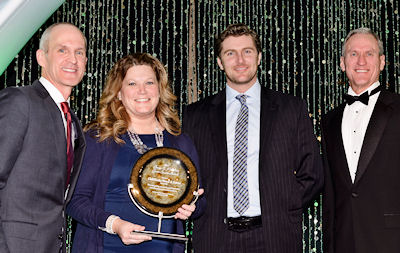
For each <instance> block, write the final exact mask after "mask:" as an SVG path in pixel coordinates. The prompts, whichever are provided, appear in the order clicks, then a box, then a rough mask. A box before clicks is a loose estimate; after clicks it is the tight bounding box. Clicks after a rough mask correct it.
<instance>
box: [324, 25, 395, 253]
mask: <svg viewBox="0 0 400 253" xmlns="http://www.w3.org/2000/svg"><path fill="white" fill-rule="evenodd" d="M384 66H385V55H384V54H383V44H382V41H381V40H380V39H379V37H378V36H377V35H376V34H375V33H374V32H372V31H371V30H370V29H368V28H359V29H356V30H353V31H351V32H350V33H349V34H348V35H347V37H346V39H345V41H344V44H343V48H342V56H341V58H340V67H341V69H342V71H345V72H346V75H347V77H348V80H349V85H350V87H349V89H348V93H347V94H346V95H345V99H346V103H343V104H341V105H340V106H339V107H337V108H336V109H334V110H332V111H331V112H329V113H328V114H327V115H325V116H324V117H323V121H322V133H323V138H322V139H323V153H324V167H325V182H326V183H325V189H324V195H323V196H324V199H323V235H324V252H328V253H398V252H400V201H399V196H400V183H399V181H400V96H399V95H397V94H393V93H391V92H388V91H386V90H385V89H384V87H383V85H382V84H380V82H379V74H380V72H381V71H382V70H383V68H384Z"/></svg>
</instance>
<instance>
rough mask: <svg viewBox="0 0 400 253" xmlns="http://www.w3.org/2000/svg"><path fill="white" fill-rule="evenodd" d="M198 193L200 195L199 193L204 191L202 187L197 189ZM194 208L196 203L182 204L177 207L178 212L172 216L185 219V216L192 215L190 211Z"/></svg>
mask: <svg viewBox="0 0 400 253" xmlns="http://www.w3.org/2000/svg"><path fill="white" fill-rule="evenodd" d="M197 193H198V195H199V196H200V195H201V194H203V193H204V189H199V190H198V191H197ZM194 210H196V205H195V204H191V205H182V206H181V207H179V208H178V212H177V213H176V214H175V216H174V218H175V219H181V220H186V219H187V218H189V217H190V215H192V213H193V212H194Z"/></svg>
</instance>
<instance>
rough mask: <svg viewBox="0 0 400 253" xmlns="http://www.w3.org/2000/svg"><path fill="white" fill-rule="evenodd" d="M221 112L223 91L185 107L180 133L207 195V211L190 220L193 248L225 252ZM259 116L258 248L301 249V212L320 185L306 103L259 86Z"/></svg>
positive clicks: (223, 123) (225, 167) (279, 252)
mask: <svg viewBox="0 0 400 253" xmlns="http://www.w3.org/2000/svg"><path fill="white" fill-rule="evenodd" d="M225 115H226V95H225V90H223V91H222V92H220V93H218V94H217V95H214V96H212V97H208V98H206V99H204V100H202V101H200V102H197V103H194V104H192V105H189V106H188V107H187V108H186V110H185V112H184V123H183V127H184V131H185V132H186V133H188V134H189V136H190V137H191V138H192V140H193V141H194V143H195V145H196V148H197V151H198V153H199V157H200V166H201V168H202V182H203V185H204V189H205V197H206V198H207V209H206V212H205V214H204V215H203V216H201V217H200V218H199V219H197V220H195V223H194V231H193V245H194V248H195V252H200V253H201V252H227V246H228V245H227V244H229V243H230V242H229V238H230V233H235V232H230V231H228V229H227V225H226V224H225V223H224V219H225V218H226V217H227V178H228V176H227V173H228V161H227V144H226V117H225ZM260 117H261V122H260V156H259V187H260V202H261V213H262V231H263V233H262V234H263V235H265V238H263V239H262V241H263V243H264V245H262V246H261V247H262V248H263V250H262V251H261V252H269V253H273V252H277V253H285V252H287V253H295V252H302V228H301V223H302V210H303V207H304V206H305V205H306V204H307V203H308V202H309V201H310V200H311V199H312V198H313V197H314V196H315V194H316V193H318V192H319V190H320V189H321V187H322V183H323V170H322V162H321V158H320V151H319V148H318V145H317V141H316V138H315V136H314V134H313V127H312V124H311V120H310V118H309V116H308V112H307V109H306V105H305V103H304V101H302V100H301V99H299V98H296V97H292V96H288V95H284V94H282V93H279V92H275V91H272V90H269V89H266V88H262V89H261V115H260ZM250 134H251V133H250ZM249 176H251V175H249ZM241 234H242V235H243V236H242V240H249V238H246V236H245V234H246V232H244V233H241ZM233 251H235V250H233ZM238 251H239V250H236V252H238Z"/></svg>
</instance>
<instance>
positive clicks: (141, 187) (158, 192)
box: [128, 147, 199, 241]
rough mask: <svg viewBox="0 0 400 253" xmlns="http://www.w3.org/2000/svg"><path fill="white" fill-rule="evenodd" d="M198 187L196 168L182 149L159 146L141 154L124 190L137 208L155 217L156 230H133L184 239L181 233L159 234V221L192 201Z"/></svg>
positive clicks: (155, 235) (195, 197)
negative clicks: (156, 219) (126, 190)
mask: <svg viewBox="0 0 400 253" xmlns="http://www.w3.org/2000/svg"><path fill="white" fill-rule="evenodd" d="M198 188H199V185H198V177H197V171H196V167H195V165H194V163H193V162H192V161H191V159H190V158H189V157H188V156H187V155H186V154H185V153H183V152H182V151H180V150H177V149H174V148H166V147H159V148H154V149H151V150H149V151H147V152H146V153H144V154H143V155H142V156H141V157H140V158H139V159H138V161H137V162H136V164H135V166H134V167H133V168H132V172H131V177H130V181H129V184H128V192H129V196H130V198H131V200H132V202H133V203H134V204H135V205H136V206H137V207H138V208H139V210H141V211H142V212H143V213H145V214H147V215H150V216H153V217H156V218H158V231H157V232H151V231H135V232H133V233H145V234H148V235H150V236H152V237H160V238H167V239H175V240H183V241H186V240H187V238H186V237H185V236H184V235H179V234H168V233H161V221H162V219H163V218H173V217H174V215H175V213H176V212H177V211H178V208H179V207H181V206H182V205H183V204H188V205H189V204H191V203H194V202H195V201H196V200H197V198H198V194H197V190H198Z"/></svg>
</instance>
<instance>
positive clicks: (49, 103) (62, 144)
mask: <svg viewBox="0 0 400 253" xmlns="http://www.w3.org/2000/svg"><path fill="white" fill-rule="evenodd" d="M33 87H34V88H35V89H36V91H37V92H38V94H39V96H40V97H41V98H43V103H44V104H45V108H46V109H47V111H48V112H49V114H50V115H51V118H52V122H48V124H52V125H53V127H52V129H53V137H54V145H55V147H56V150H54V155H55V156H56V157H64V159H65V160H67V144H66V143H67V140H66V137H65V130H64V129H65V128H64V123H63V119H62V116H61V112H60V109H59V108H58V106H57V105H56V103H55V102H54V100H53V99H52V98H51V96H50V95H49V93H48V92H47V90H46V89H45V88H44V86H43V85H42V84H41V83H40V82H39V81H35V82H34V83H33ZM49 134H50V133H49ZM66 170H67V163H65V171H66Z"/></svg>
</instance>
